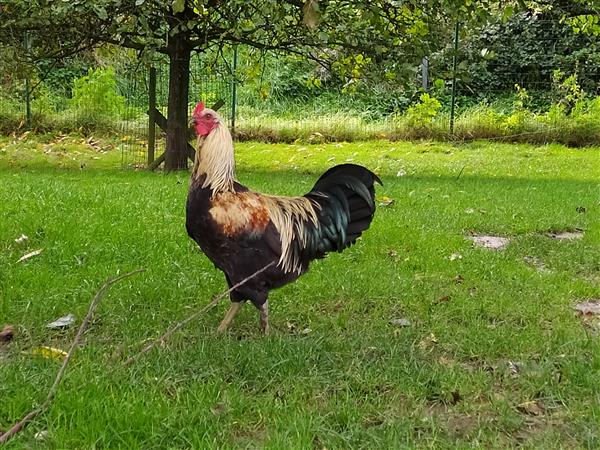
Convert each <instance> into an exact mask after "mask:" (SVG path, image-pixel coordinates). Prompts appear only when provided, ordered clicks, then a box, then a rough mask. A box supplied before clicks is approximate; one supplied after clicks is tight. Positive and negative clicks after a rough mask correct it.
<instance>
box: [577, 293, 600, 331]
mask: <svg viewBox="0 0 600 450" xmlns="http://www.w3.org/2000/svg"><path fill="white" fill-rule="evenodd" d="M573 309H574V310H575V311H577V313H578V315H579V317H580V318H581V322H582V324H583V326H584V327H586V328H587V329H589V330H590V332H591V333H592V335H594V336H597V335H598V334H600V298H590V299H586V300H580V301H579V302H577V303H576V304H575V305H574V306H573Z"/></svg>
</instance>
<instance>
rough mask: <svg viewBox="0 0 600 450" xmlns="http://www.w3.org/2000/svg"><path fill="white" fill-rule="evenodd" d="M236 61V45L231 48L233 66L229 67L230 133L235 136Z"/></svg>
mask: <svg viewBox="0 0 600 450" xmlns="http://www.w3.org/2000/svg"><path fill="white" fill-rule="evenodd" d="M237 60H238V48H237V45H236V46H235V47H234V48H233V64H232V65H231V72H232V73H231V75H232V82H231V132H232V133H233V134H235V116H236V107H237V74H236V71H237Z"/></svg>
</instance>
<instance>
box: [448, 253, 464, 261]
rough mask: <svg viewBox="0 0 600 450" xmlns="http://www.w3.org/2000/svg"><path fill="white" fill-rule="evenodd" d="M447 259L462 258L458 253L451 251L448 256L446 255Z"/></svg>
mask: <svg viewBox="0 0 600 450" xmlns="http://www.w3.org/2000/svg"><path fill="white" fill-rule="evenodd" d="M448 259H449V260H450V261H455V260H457V259H462V255H461V254H460V253H452V254H451V255H450V256H448Z"/></svg>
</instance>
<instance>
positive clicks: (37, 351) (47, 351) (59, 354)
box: [31, 346, 67, 361]
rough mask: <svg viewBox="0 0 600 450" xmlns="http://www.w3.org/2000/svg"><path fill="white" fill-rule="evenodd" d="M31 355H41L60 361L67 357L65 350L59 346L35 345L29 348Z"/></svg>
mask: <svg viewBox="0 0 600 450" xmlns="http://www.w3.org/2000/svg"><path fill="white" fill-rule="evenodd" d="M31 354H32V355H36V356H41V357H43V358H47V359H56V360H58V361H62V360H63V359H65V358H66V357H67V352H65V351H64V350H61V349H59V348H54V347H46V346H42V347H37V348H34V349H33V350H31Z"/></svg>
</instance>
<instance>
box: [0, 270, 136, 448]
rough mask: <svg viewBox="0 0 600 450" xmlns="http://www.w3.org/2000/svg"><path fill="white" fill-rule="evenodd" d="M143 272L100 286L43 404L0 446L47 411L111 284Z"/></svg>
mask: <svg viewBox="0 0 600 450" xmlns="http://www.w3.org/2000/svg"><path fill="white" fill-rule="evenodd" d="M144 270H145V269H137V270H134V271H132V272H129V273H126V274H124V275H120V276H118V277H115V278H109V279H108V280H107V281H106V282H105V283H104V284H103V285H102V287H101V288H100V290H99V291H98V292H97V293H96V295H95V296H94V298H92V301H91V302H90V306H89V308H88V312H87V314H86V316H85V318H84V319H83V322H81V326H80V327H79V330H77V334H76V335H75V339H73V342H72V343H71V347H70V348H69V351H68V352H67V356H65V359H64V360H63V363H62V365H61V366H60V369H59V370H58V373H57V374H56V378H55V379H54V383H53V384H52V386H51V387H50V390H49V391H48V395H47V396H46V400H44V403H42V405H41V406H40V407H38V408H36V409H34V410H33V411H31V412H30V413H29V414H27V415H26V416H25V417H23V418H22V419H21V420H19V421H18V422H17V423H16V424H14V425H13V426H12V427H11V428H9V429H8V430H7V431H5V432H4V433H3V434H0V444H5V443H6V442H8V440H9V439H11V438H12V437H14V436H15V435H16V434H17V433H18V432H19V431H21V430H23V429H24V428H25V427H26V426H27V425H29V423H30V422H31V421H32V420H33V419H35V418H36V417H37V416H39V415H40V414H42V413H44V412H45V411H46V410H47V409H48V407H49V406H50V404H51V403H52V400H54V397H55V396H56V392H57V391H58V387H59V385H60V382H61V381H62V378H63V376H64V374H65V371H66V370H67V365H68V364H69V361H70V360H71V357H72V356H73V354H74V353H75V350H76V349H77V347H78V346H79V343H80V341H81V338H82V336H83V333H85V331H86V330H87V328H88V326H89V323H90V321H91V320H92V317H93V315H94V312H95V311H96V308H97V307H98V305H99V304H100V301H101V300H102V299H103V298H104V296H105V295H106V292H107V291H108V289H109V288H110V287H111V286H112V285H113V284H115V283H118V282H119V281H121V280H123V279H124V278H127V277H130V276H132V275H135V274H136V273H139V272H143V271H144Z"/></svg>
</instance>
